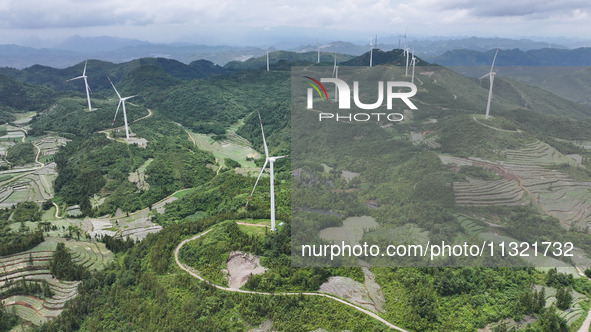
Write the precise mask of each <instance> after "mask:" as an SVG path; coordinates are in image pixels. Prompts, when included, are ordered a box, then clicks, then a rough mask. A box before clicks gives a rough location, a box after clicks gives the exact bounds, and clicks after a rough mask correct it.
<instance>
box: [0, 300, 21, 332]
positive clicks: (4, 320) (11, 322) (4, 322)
mask: <svg viewBox="0 0 591 332" xmlns="http://www.w3.org/2000/svg"><path fill="white" fill-rule="evenodd" d="M18 322H19V319H18V317H16V316H13V315H10V314H8V313H7V312H6V310H5V308H4V304H3V303H2V302H1V301H0V331H1V332H4V331H10V330H12V328H13V327H14V326H15V325H16V324H18Z"/></svg>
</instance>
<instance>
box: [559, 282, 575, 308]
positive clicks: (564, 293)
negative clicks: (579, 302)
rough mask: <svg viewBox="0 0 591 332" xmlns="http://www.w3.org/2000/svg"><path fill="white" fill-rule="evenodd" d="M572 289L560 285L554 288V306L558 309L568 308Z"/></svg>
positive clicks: (571, 297) (571, 300)
mask: <svg viewBox="0 0 591 332" xmlns="http://www.w3.org/2000/svg"><path fill="white" fill-rule="evenodd" d="M571 292H572V289H571V288H570V287H568V288H564V287H560V288H558V289H557V290H556V307H558V309H560V310H566V309H568V308H570V306H571V304H572V302H573V296H572V294H571Z"/></svg>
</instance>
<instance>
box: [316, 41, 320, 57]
mask: <svg viewBox="0 0 591 332" xmlns="http://www.w3.org/2000/svg"><path fill="white" fill-rule="evenodd" d="M316 49H317V50H318V60H317V61H316V63H320V43H319V42H318V38H316Z"/></svg>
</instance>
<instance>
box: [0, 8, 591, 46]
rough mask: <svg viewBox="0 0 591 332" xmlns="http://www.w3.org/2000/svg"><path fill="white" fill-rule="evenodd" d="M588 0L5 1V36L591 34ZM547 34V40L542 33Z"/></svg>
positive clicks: (268, 39) (222, 38)
mask: <svg viewBox="0 0 591 332" xmlns="http://www.w3.org/2000/svg"><path fill="white" fill-rule="evenodd" d="M590 13H591V1H588V0H556V1H539V0H495V1H481V0H450V1H442V0H414V1H406V0H402V1H389V0H382V1H375V0H355V1H353V0H345V1H332V0H325V1H318V0H291V1H286V0H276V1H265V2H263V1H256V0H250V1H248V0H215V1H202V0H192V1H187V0H158V1H149V0H125V1H120V0H118V1H116V0H51V1H49V0H0V44H7V43H15V44H30V43H34V42H35V41H36V40H41V39H60V38H65V37H68V36H72V35H80V36H84V37H85V36H103V35H109V36H118V37H124V38H134V39H141V40H147V41H151V42H191V43H195V42H198V43H203V44H234V45H239V44H242V45H261V44H265V43H273V42H275V43H277V42H278V41H279V40H281V39H282V38H283V39H290V40H297V39H302V40H304V39H310V38H313V39H315V38H316V36H318V38H319V39H320V40H321V41H332V40H336V39H340V40H348V41H358V40H365V39H368V38H369V37H370V36H373V35H374V34H379V35H380V36H384V37H388V36H391V37H394V36H396V38H398V37H397V36H399V35H401V34H403V33H404V31H405V29H408V31H409V34H410V35H411V36H412V35H414V36H423V37H424V36H482V37H510V38H514V37H541V38H544V37H548V38H551V37H561V36H565V37H568V38H573V39H576V38H580V39H589V31H591V20H590V17H589V15H590ZM538 39H540V38H538Z"/></svg>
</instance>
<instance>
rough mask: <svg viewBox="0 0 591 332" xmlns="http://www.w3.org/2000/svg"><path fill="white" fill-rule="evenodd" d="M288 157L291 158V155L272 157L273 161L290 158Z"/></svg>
mask: <svg viewBox="0 0 591 332" xmlns="http://www.w3.org/2000/svg"><path fill="white" fill-rule="evenodd" d="M288 156H289V155H288V154H286V155H285V156H278V157H271V159H273V160H277V159H281V158H286V157H288Z"/></svg>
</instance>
